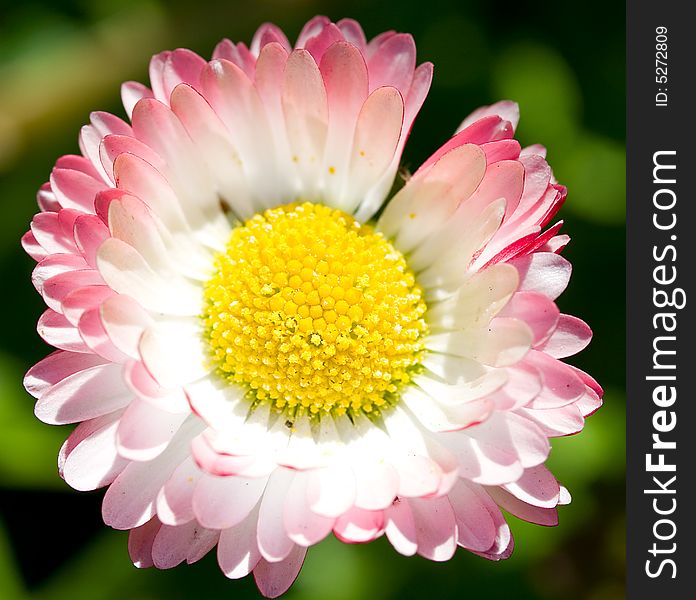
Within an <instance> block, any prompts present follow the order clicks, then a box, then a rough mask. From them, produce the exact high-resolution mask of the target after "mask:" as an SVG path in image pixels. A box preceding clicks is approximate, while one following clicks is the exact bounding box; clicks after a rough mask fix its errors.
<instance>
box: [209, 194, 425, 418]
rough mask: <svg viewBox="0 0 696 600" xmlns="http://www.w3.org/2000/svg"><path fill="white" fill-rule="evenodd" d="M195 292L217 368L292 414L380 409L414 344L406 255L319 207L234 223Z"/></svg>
mask: <svg viewBox="0 0 696 600" xmlns="http://www.w3.org/2000/svg"><path fill="white" fill-rule="evenodd" d="M204 294H205V310H204V314H203V317H202V318H203V322H204V325H205V331H206V336H207V339H208V341H209V347H210V353H211V357H212V360H213V362H214V363H215V365H216V366H217V368H218V371H219V372H220V373H221V374H222V375H223V376H224V377H225V378H227V379H228V380H229V381H231V382H234V383H237V384H242V385H244V386H245V387H246V388H247V389H248V390H249V393H248V396H249V398H250V400H251V401H252V402H258V401H270V402H271V403H272V404H274V405H275V407H277V408H279V409H285V410H286V411H288V412H289V413H291V414H296V413H297V411H298V410H299V411H305V410H309V412H310V414H319V413H322V412H324V413H332V414H335V415H341V414H344V413H346V412H347V411H348V412H351V411H360V410H362V411H365V412H367V413H370V412H373V411H375V410H379V409H380V408H383V407H385V406H388V405H390V404H392V403H394V402H395V401H396V396H395V394H396V392H397V391H398V389H399V387H400V386H401V385H403V384H404V383H406V382H408V381H409V379H410V375H409V373H410V372H411V371H412V370H413V369H414V368H415V367H416V366H417V365H418V363H419V359H420V356H421V354H422V351H423V337H424V334H425V333H426V329H427V327H426V324H425V321H424V320H423V315H424V313H425V310H426V306H425V302H424V301H423V294H422V290H421V289H420V287H418V285H417V284H416V281H415V277H414V275H413V273H412V272H411V271H410V270H409V269H408V266H407V264H406V261H405V259H404V257H403V255H402V254H401V253H400V252H398V251H397V250H396V249H395V248H394V247H393V246H392V245H391V244H390V243H389V242H388V241H387V240H386V239H385V238H384V237H383V236H382V235H381V234H379V233H375V232H374V231H373V229H372V228H371V227H369V226H367V225H363V224H361V223H359V222H358V221H356V220H355V219H354V218H353V217H351V216H349V215H347V214H346V213H343V212H342V211H340V210H337V209H333V208H329V207H327V206H323V205H320V204H311V203H304V204H290V205H285V206H281V207H277V208H273V209H269V210H267V211H265V212H264V213H263V214H258V215H256V216H254V217H253V218H251V219H249V220H248V221H247V222H246V223H245V224H244V225H241V226H238V227H236V228H235V229H234V230H233V231H232V234H231V237H230V240H229V242H228V244H227V247H226V249H225V252H224V253H221V254H220V255H219V256H218V257H217V259H216V261H215V273H214V275H213V276H212V277H211V278H210V280H209V281H208V282H207V284H206V285H205V291H204Z"/></svg>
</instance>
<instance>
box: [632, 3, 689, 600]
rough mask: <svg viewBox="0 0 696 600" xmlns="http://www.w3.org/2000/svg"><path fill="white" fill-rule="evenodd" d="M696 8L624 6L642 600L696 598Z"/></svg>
mask: <svg viewBox="0 0 696 600" xmlns="http://www.w3.org/2000/svg"><path fill="white" fill-rule="evenodd" d="M688 9H690V4H689V3H687V2H679V1H677V0H656V1H652V2H646V1H638V0H633V1H630V0H629V2H628V5H627V227H628V235H627V240H628V241H627V256H628V264H627V303H626V305H627V335H628V339H627V362H628V364H627V367H628V370H627V371H628V376H627V377H628V380H627V438H628V439H627V558H628V586H627V589H628V598H630V599H637V600H641V599H643V598H646V599H654V598H658V599H667V598H669V599H671V598H675V599H682V598H695V597H696V591H695V590H696V565H695V564H694V549H693V546H694V543H693V539H694V535H696V530H695V528H694V520H695V517H696V469H695V466H696V429H695V428H694V427H695V426H696V410H695V409H694V406H695V405H696V391H694V390H693V389H692V388H693V382H694V379H695V378H694V373H695V372H696V351H694V348H693V340H694V337H695V336H696V329H695V328H694V319H693V312H694V310H693V306H694V305H696V292H695V291H694V290H695V288H694V272H695V271H696V265H695V264H694V261H695V260H696V256H695V255H694V242H695V240H696V232H694V231H692V223H693V220H692V219H691V213H692V212H693V205H694V203H695V202H696V192H694V186H693V184H692V181H693V180H694V179H695V178H696V156H695V152H694V146H695V142H694V136H695V135H696V124H695V119H694V106H695V105H696V92H695V91H694V89H695V88H696V86H694V80H695V76H696V64H695V63H696V52H695V51H694V48H695V47H696V31H695V30H694V27H693V20H692V18H691V17H690V16H689V15H688V14H687V10H688ZM688 12H691V11H690V10H689V11H688ZM662 44H664V45H662ZM685 302H686V305H684V303H685Z"/></svg>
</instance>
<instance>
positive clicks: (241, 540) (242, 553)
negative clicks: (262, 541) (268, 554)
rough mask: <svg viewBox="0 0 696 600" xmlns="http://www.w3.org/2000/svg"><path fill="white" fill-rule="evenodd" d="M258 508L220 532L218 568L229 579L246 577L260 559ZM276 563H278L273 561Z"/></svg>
mask: <svg viewBox="0 0 696 600" xmlns="http://www.w3.org/2000/svg"><path fill="white" fill-rule="evenodd" d="M257 519H258V509H255V510H253V511H252V512H251V514H250V515H249V516H248V517H247V518H246V519H244V520H243V521H242V522H241V523H239V524H238V525H235V526H234V527H230V528H228V529H224V530H222V531H221V532H220V541H219V543H218V550H217V559H218V564H219V565H220V569H222V572H223V573H224V574H225V576H226V577H229V578H230V579H240V578H242V577H246V576H247V575H248V574H249V573H251V571H252V570H253V569H254V568H255V567H256V565H257V564H258V563H259V560H261V553H260V552H259V548H258V544H257V543H256V522H257ZM275 564H276V565H277V564H278V563H275Z"/></svg>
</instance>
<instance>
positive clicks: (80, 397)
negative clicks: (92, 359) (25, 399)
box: [34, 364, 131, 425]
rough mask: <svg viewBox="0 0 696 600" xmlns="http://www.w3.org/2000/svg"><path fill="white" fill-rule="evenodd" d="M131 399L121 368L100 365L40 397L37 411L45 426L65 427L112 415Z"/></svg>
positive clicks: (81, 372) (56, 386)
mask: <svg viewBox="0 0 696 600" xmlns="http://www.w3.org/2000/svg"><path fill="white" fill-rule="evenodd" d="M130 399H131V395H130V393H129V392H128V390H127V389H126V388H125V386H124V384H123V378H122V375H121V366H120V365H114V364H106V365H97V366H94V367H90V368H88V369H84V370H82V371H78V372H77V373H74V374H72V375H69V376H67V377H65V379H63V380H61V381H60V382H58V383H56V384H55V385H53V386H52V387H51V388H49V389H48V390H47V391H46V392H45V393H43V394H42V395H41V397H40V398H39V400H38V402H37V403H36V407H35V409H34V412H35V414H36V416H37V417H38V418H39V419H41V420H42V421H43V422H44V423H49V424H52V425H62V424H64V423H76V422H78V421H86V420H87V419H93V418H95V417H99V416H101V415H105V414H107V413H110V412H113V411H115V410H118V409H119V408H123V407H124V406H126V405H127V404H128V402H130Z"/></svg>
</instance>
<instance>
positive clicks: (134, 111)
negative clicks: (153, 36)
mask: <svg viewBox="0 0 696 600" xmlns="http://www.w3.org/2000/svg"><path fill="white" fill-rule="evenodd" d="M431 76H432V65H431V64H429V63H423V64H421V65H419V66H417V65H416V49H415V45H414V41H413V38H412V37H411V36H410V35H407V34H402V33H395V32H393V31H388V32H385V33H382V34H380V35H378V36H377V37H375V38H373V39H372V40H370V41H369V42H368V41H367V40H366V38H365V35H364V33H363V31H362V29H361V28H360V26H359V25H358V24H357V23H356V22H355V21H353V20H350V19H344V20H342V21H339V22H337V23H332V22H330V21H329V20H328V19H327V18H325V17H317V18H315V19H312V20H311V21H310V22H309V23H307V25H305V27H304V29H303V30H302V32H301V33H300V35H299V37H298V39H297V42H296V43H295V45H294V46H292V45H291V44H290V43H289V42H288V39H287V38H286V36H285V35H284V34H283V32H282V31H280V30H279V29H278V28H277V27H275V26H273V25H263V26H262V27H261V28H260V29H259V30H258V32H257V33H256V35H255V36H254V38H253V40H252V42H251V45H250V46H249V47H247V46H246V45H245V44H243V43H239V44H234V43H232V42H230V41H229V40H223V41H222V42H221V43H220V44H218V46H217V47H216V48H215V51H214V53H213V56H212V60H210V61H206V60H204V59H203V58H201V57H200V56H198V55H196V54H194V53H193V52H190V51H189V50H183V49H179V50H174V51H172V52H163V53H161V54H158V55H156V56H155V57H154V58H153V59H152V62H151V63H150V87H149V88H148V87H145V86H143V85H141V84H138V83H133V82H129V83H126V84H125V85H124V86H123V89H122V97H123V104H124V106H125V110H126V113H127V114H128V121H125V120H122V119H120V118H118V117H116V116H113V115H111V114H107V113H103V112H96V113H93V114H92V115H91V119H90V124H89V125H86V126H85V127H83V128H82V131H81V133H80V138H79V140H80V150H81V154H80V155H68V156H63V157H61V158H60V159H58V161H57V162H56V165H55V168H54V169H53V171H52V172H51V176H50V181H49V182H48V183H46V184H44V185H43V186H42V187H41V189H40V191H39V193H38V203H39V207H40V209H41V210H40V212H39V213H38V214H37V215H36V216H35V217H34V219H33V221H32V223H31V229H30V231H29V232H28V233H27V234H26V235H25V236H24V238H23V240H22V241H23V244H24V247H25V249H26V251H27V252H28V253H29V254H30V255H31V256H32V257H33V258H34V259H35V260H36V261H37V262H38V264H37V266H36V268H35V269H34V273H33V283H34V285H35V287H36V289H37V290H38V291H39V293H40V294H41V295H42V296H43V298H44V300H45V302H46V304H47V306H48V308H47V310H46V311H45V312H44V313H43V315H42V316H41V318H40V319H39V323H38V331H39V334H40V335H41V337H42V338H43V339H44V340H45V341H46V342H48V343H49V344H51V345H52V346H54V347H55V348H56V351H55V352H53V353H52V354H50V355H49V356H48V357H47V358H45V359H44V360H42V361H41V362H39V363H38V364H37V365H35V366H34V367H33V368H32V369H31V370H30V371H29V372H28V373H27V376H26V380H25V385H26V388H27V390H28V391H29V392H30V393H31V394H32V395H33V396H35V397H36V398H37V402H36V409H35V412H36V415H37V416H38V418H39V419H41V420H42V421H44V422H46V423H50V424H68V423H77V427H75V429H74V430H73V432H72V433H71V434H70V436H69V437H68V438H67V440H66V442H65V444H64V445H63V447H62V449H61V451H60V456H59V470H60V474H61V476H62V477H63V478H64V479H65V481H66V482H67V483H68V484H69V485H71V486H72V487H74V488H76V489H78V490H93V489H96V488H100V487H106V488H107V489H106V493H105V496H104V501H103V517H104V521H105V522H106V523H107V524H108V525H110V526H111V527H114V528H116V529H122V530H130V537H129V551H130V555H131V557H132V559H133V562H134V563H135V564H136V565H137V566H139V567H148V566H152V565H154V566H156V567H158V568H163V569H165V568H170V567H174V566H175V565H177V564H179V563H181V562H184V561H185V562H188V563H192V562H195V561H197V560H199V559H200V558H201V557H203V556H204V555H205V554H206V553H207V552H209V551H211V550H212V549H214V548H216V552H217V559H218V562H219V565H220V568H221V570H222V571H223V573H224V574H225V575H226V576H227V577H230V578H240V577H244V576H246V575H247V574H249V573H251V572H253V575H254V578H255V579H256V582H257V585H258V587H259V589H260V591H261V592H262V593H263V594H264V595H266V596H268V597H276V596H278V595H280V594H282V593H283V592H284V591H285V590H287V589H288V587H289V586H290V585H291V583H292V582H293V580H294V579H295V578H296V577H297V574H298V572H299V570H300V568H301V565H302V562H303V560H304V557H305V554H306V552H307V549H308V548H309V547H310V546H312V545H314V544H316V543H318V542H319V541H321V540H322V539H323V538H325V537H326V536H327V535H329V534H331V533H333V535H335V536H336V537H337V538H338V539H339V540H341V541H344V542H347V543H360V542H368V541H371V540H374V539H376V538H378V537H380V536H382V535H386V536H387V538H388V539H389V541H390V542H391V544H392V545H393V546H394V548H395V549H396V550H397V551H398V552H400V553H401V554H403V555H407V556H408V555H413V554H415V553H417V554H419V555H421V556H424V557H426V558H428V559H431V560H435V561H444V560H448V559H449V558H450V557H451V556H452V555H453V554H454V552H455V550H456V548H457V546H461V547H463V548H465V549H467V550H469V551H471V552H474V553H476V554H478V555H480V556H482V557H485V558H489V559H492V560H499V559H503V558H507V557H508V556H509V555H510V554H511V552H512V548H513V541H512V536H511V534H510V529H509V527H508V525H507V523H506V521H505V517H504V516H503V513H502V512H501V509H504V510H505V511H507V512H509V513H511V514H513V515H516V516H518V517H520V518H522V519H525V520H527V521H531V522H534V523H539V524H541V525H555V524H556V523H557V514H556V507H557V506H558V505H562V504H566V503H568V502H569V501H570V496H569V494H568V492H567V490H566V489H565V488H564V487H563V486H561V485H560V484H559V483H558V481H557V480H556V479H555V477H554V476H553V475H552V474H551V473H550V472H549V471H548V470H547V469H546V467H545V466H544V462H545V460H546V458H547V455H548V453H549V438H552V437H557V436H564V435H568V434H573V433H577V432H579V431H580V430H581V429H582V427H583V424H584V418H585V417H586V416H588V415H589V414H591V413H592V412H593V411H595V410H596V409H597V408H598V407H599V406H600V404H601V396H602V390H601V388H600V387H599V386H598V384H597V383H596V382H595V381H594V380H593V379H592V378H591V377H590V376H588V375H587V374H585V373H583V372H582V371H580V370H578V369H576V368H574V367H572V366H570V365H568V364H566V363H565V362H563V359H565V358H566V357H568V356H570V355H573V354H575V353H576V352H578V351H580V350H581V349H582V348H584V347H585V346H586V345H587V344H588V342H589V340H590V337H591V331H590V329H589V328H588V326H587V325H586V324H585V323H583V322H582V321H581V320H579V319H577V318H575V317H572V316H569V315H564V314H561V313H560V312H559V310H558V308H557V306H556V304H555V299H556V298H557V297H558V295H559V294H560V293H561V292H562V291H563V290H564V288H565V287H566V284H567V283H568V280H569V277H570V271H571V267H570V264H569V263H568V261H567V260H565V259H564V258H562V257H561V256H560V252H561V250H562V249H563V247H564V246H565V245H566V243H567V242H568V237H567V236H565V235H559V233H558V230H559V228H560V226H561V223H560V222H559V223H556V224H554V225H551V226H550V227H547V225H549V223H550V221H551V219H552V218H553V216H554V214H555V213H556V212H557V211H558V209H559V207H560V205H561V203H562V202H563V200H564V199H565V196H566V189H565V188H564V187H563V186H561V185H559V184H558V183H557V182H556V180H555V179H554V177H553V174H552V172H551V169H550V167H549V165H548V164H547V162H546V159H545V150H544V148H543V147H541V146H531V147H527V148H524V149H522V148H521V147H520V145H519V143H518V142H517V141H515V139H514V138H513V136H514V131H515V127H516V125H517V121H518V116H519V114H518V109H517V106H516V105H515V104H514V103H512V102H500V103H498V104H494V105H492V106H490V107H485V108H482V109H479V110H478V111H476V112H474V113H473V114H472V115H471V116H470V117H468V118H467V119H466V120H465V121H464V122H463V123H462V125H461V127H460V128H459V130H458V132H457V133H456V134H455V135H454V137H452V138H451V139H450V140H449V141H447V142H446V143H445V144H444V145H443V146H442V147H441V148H440V149H439V150H437V151H436V152H435V153H434V154H433V155H432V156H431V157H430V158H429V159H428V160H427V161H426V162H425V163H424V164H423V165H422V166H421V167H420V168H419V169H418V170H417V171H416V172H415V173H414V174H413V176H411V177H409V178H408V180H407V181H406V182H405V185H403V187H401V189H400V190H399V191H398V192H397V193H396V194H395V195H394V196H393V197H392V198H391V199H389V200H388V201H387V197H388V196H389V194H390V191H391V190H392V188H393V183H394V179H395V176H396V173H397V169H398V166H399V161H400V157H401V154H402V150H403V147H404V143H405V141H406V138H407V136H408V133H409V130H410V128H411V125H412V123H413V120H414V118H415V116H416V114H417V113H418V111H419V109H420V107H421V105H422V104H423V101H424V100H425V97H426V95H427V92H428V89H429V87H430V82H431Z"/></svg>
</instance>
